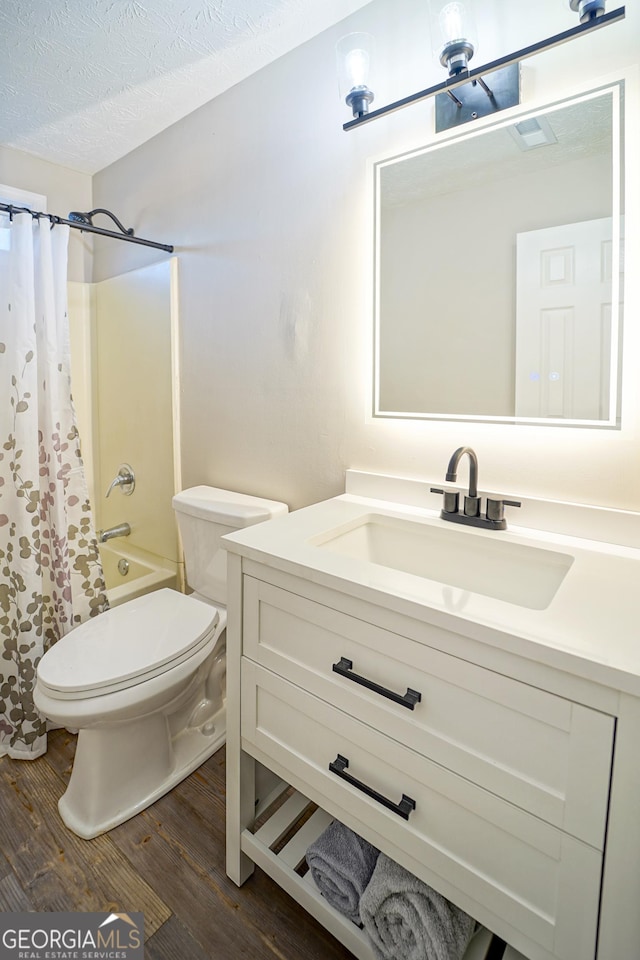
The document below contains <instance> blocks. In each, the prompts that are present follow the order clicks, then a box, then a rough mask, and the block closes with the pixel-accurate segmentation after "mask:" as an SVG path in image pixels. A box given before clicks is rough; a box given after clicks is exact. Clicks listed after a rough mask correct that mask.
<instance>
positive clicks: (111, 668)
mask: <svg viewBox="0 0 640 960" xmlns="http://www.w3.org/2000/svg"><path fill="white" fill-rule="evenodd" d="M219 618H220V614H219V611H218V610H217V609H216V608H215V607H212V606H210V605H209V604H206V603H203V602H202V601H201V600H195V599H194V598H193V597H188V596H185V595H184V594H183V593H178V592H177V591H176V590H170V589H168V588H166V589H163V590H157V591H155V592H154V593H148V594H145V595H144V596H142V597H137V598H136V599H135V600H129V601H128V602H127V603H123V604H122V605H121V606H118V607H113V608H112V609H111V610H107V611H106V612H105V613H102V614H100V616H98V617H95V619H92V620H87V621H86V622H85V623H83V624H80V626H78V627H75V628H74V629H73V630H71V631H70V632H69V633H68V634H67V635H66V636H64V637H62V638H61V639H60V640H59V641H58V642H57V643H56V644H55V645H54V646H53V647H51V648H50V649H49V650H48V651H47V653H45V655H44V656H43V658H42V659H41V661H40V663H39V664H38V682H39V684H41V686H42V687H44V688H45V689H46V691H47V692H48V693H49V694H50V695H51V696H52V697H58V698H62V699H65V698H67V699H68V698H74V697H80V696H81V695H84V696H90V695H92V694H93V695H95V696H99V695H100V694H101V693H111V692H113V691H115V690H120V689H123V688H125V687H130V686H133V684H134V683H136V682H140V683H141V682H142V681H143V680H147V679H149V678H150V677H154V676H158V675H159V674H161V673H165V672H166V671H167V670H169V669H171V668H172V667H174V666H176V665H177V664H178V663H181V662H182V661H183V660H186V659H188V658H189V657H191V656H193V655H194V654H195V653H196V652H197V651H198V650H199V649H201V648H202V647H203V646H204V645H205V644H206V643H207V642H208V641H209V639H210V637H211V634H212V633H213V630H214V627H215V625H216V623H217V622H218V620H219Z"/></svg>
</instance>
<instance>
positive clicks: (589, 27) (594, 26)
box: [342, 7, 625, 130]
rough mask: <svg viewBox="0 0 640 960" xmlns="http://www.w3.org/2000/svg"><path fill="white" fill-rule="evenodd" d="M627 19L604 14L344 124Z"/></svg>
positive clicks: (392, 109) (621, 14) (620, 9)
mask: <svg viewBox="0 0 640 960" xmlns="http://www.w3.org/2000/svg"><path fill="white" fill-rule="evenodd" d="M624 16H625V8H624V7H618V9H617V10H612V11H611V12H610V13H603V15H602V16H601V17H596V18H595V19H594V20H589V21H587V22H586V23H579V24H578V26H577V27H572V28H571V29H570V30H564V31H563V32H562V33H556V34H555V36H553V37H549V38H548V39H547V40H539V41H538V43H532V44H531V45H530V46H528V47H523V48H522V49H521V50H516V51H515V53H510V54H508V55H507V56H506V57H500V58H499V59H498V60H492V61H491V63H485V64H484V66H482V67H476V68H475V69H474V70H466V71H464V72H463V73H460V74H457V75H456V76H454V77H447V79H446V80H443V81H442V82H441V83H437V84H435V86H433V87H427V89H426V90H420V91H419V92H418V93H413V94H411V96H409V97H403V99H402V100H396V101H395V102H394V103H390V104H388V105H387V106H386V107H380V108H379V109H378V110H372V111H371V113H365V114H363V115H362V116H361V117H356V118H355V119H354V120H349V121H348V123H345V124H343V125H342V129H343V130H353V129H354V128H355V127H361V126H362V124H363V123H369V122H370V121H371V120H377V119H378V117H384V116H386V115H387V114H388V113H395V111H396V110H402V108H403V107H408V106H409V105H410V104H412V103H418V102H419V101H420V100H428V99H429V97H433V96H435V95H436V94H437V93H449V92H450V91H452V90H455V89H456V87H462V86H464V84H466V83H470V82H471V81H473V80H475V81H479V80H481V79H482V78H483V77H484V76H486V75H487V74H488V73H494V72H495V71H496V70H501V69H502V68H503V67H508V66H510V65H511V64H512V63H519V62H520V61H521V60H526V59H528V58H529V57H533V56H534V55H535V54H536V53H541V52H542V51H543V50H551V49H552V47H559V46H560V45H561V44H563V43H566V42H567V41H568V40H573V39H574V37H580V36H582V35H583V34H585V33H591V32H592V31H593V30H598V29H599V28H600V27H605V26H607V25H608V24H610V23H616V22H617V21H618V20H624Z"/></svg>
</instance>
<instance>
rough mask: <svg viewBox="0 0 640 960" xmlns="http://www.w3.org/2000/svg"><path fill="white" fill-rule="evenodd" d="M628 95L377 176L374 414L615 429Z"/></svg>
mask: <svg viewBox="0 0 640 960" xmlns="http://www.w3.org/2000/svg"><path fill="white" fill-rule="evenodd" d="M622 106H623V84H622V82H621V83H619V84H617V83H616V84H615V85H613V86H611V87H608V88H607V89H605V90H599V91H594V92H592V93H589V94H585V95H584V96H582V97H579V98H576V99H573V100H570V101H565V102H563V103H561V104H556V105H554V106H551V107H549V108H547V109H545V110H544V111H542V112H540V113H537V114H535V115H533V114H527V115H526V116H521V117H520V118H519V119H517V120H515V121H514V120H513V119H512V120H511V121H509V122H508V123H501V124H499V125H496V126H491V127H490V128H485V129H484V130H482V131H478V132H473V133H471V134H470V135H463V136H457V137H455V138H453V139H451V140H449V141H447V142H445V143H437V144H434V145H430V146H429V147H427V148H425V149H422V150H416V151H413V152H411V153H408V154H403V155H401V156H396V157H393V158H390V159H387V160H383V161H381V162H379V163H376V164H375V165H374V183H375V202H376V219H375V223H376V238H375V240H376V260H375V263H376V269H375V274H376V275H375V371H374V415H375V416H382V417H401V418H408V417H411V418H424V419H447V420H448V419H462V420H489V421H492V420H496V421H517V422H534V423H541V422H542V423H545V424H566V425H572V424H576V423H577V424H580V425H585V426H587V425H588V426H615V425H616V424H617V423H619V418H620V409H619V396H620V362H619V358H620V356H621V341H622V320H621V317H622V269H623V266H622V265H623V257H622V243H623V238H622V226H623V222H624V217H623V211H622V196H623V191H622V173H621V157H622V122H621V121H622Z"/></svg>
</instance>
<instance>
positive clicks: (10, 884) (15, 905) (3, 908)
mask: <svg viewBox="0 0 640 960" xmlns="http://www.w3.org/2000/svg"><path fill="white" fill-rule="evenodd" d="M26 910H33V906H32V904H31V901H30V900H29V898H28V896H27V895H26V893H25V892H24V890H23V889H22V887H21V886H20V884H19V883H18V880H17V878H16V875H15V873H9V874H8V875H7V876H6V877H3V878H2V880H0V913H15V912H18V913H19V912H22V911H26Z"/></svg>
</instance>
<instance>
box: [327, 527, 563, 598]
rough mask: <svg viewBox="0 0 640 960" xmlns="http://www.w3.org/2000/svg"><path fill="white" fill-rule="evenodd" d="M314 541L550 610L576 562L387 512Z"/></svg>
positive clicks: (336, 550)
mask: <svg viewBox="0 0 640 960" xmlns="http://www.w3.org/2000/svg"><path fill="white" fill-rule="evenodd" d="M494 537H495V539H493V538H494ZM313 543H314V544H315V545H316V546H318V547H320V548H321V549H324V550H330V551H331V552H333V553H336V554H339V555H340V556H343V557H352V558H353V559H354V560H360V561H366V562H368V563H374V564H377V565H378V566H382V567H390V568H391V569H393V570H401V571H403V572H404V573H411V574H413V575H414V576H417V577H424V578H426V579H428V580H435V581H436V582H437V583H442V584H446V585H448V586H450V587H457V588H459V589H461V590H467V591H469V592H471V593H479V594H483V595H484V596H486V597H493V598H495V599H496V600H506V601H507V602H508V603H514V604H517V605H518V606H521V607H529V608H530V609H532V610H544V609H546V607H548V606H549V604H550V603H551V601H552V599H553V597H554V596H555V594H556V592H557V590H558V588H559V586H560V584H561V583H562V581H563V580H564V578H565V576H566V575H567V571H568V570H569V568H570V566H571V564H572V563H573V557H572V556H571V555H570V554H566V553H560V552H558V551H555V550H547V549H545V548H543V547H537V546H536V547H533V546H528V545H526V544H521V543H513V542H512V541H509V540H505V539H503V538H502V537H501V534H500V533H498V532H492V533H490V534H487V535H483V534H480V535H478V534H477V533H474V532H471V531H466V530H464V529H462V530H461V529H459V528H456V527H454V526H453V525H451V529H444V528H443V527H441V526H436V525H432V524H429V523H419V522H413V521H411V520H403V519H400V518H396V517H387V516H385V515H384V514H380V515H376V514H373V515H368V516H366V517H362V518H360V519H359V520H358V521H356V522H354V523H353V524H351V525H349V526H347V527H341V528H339V529H336V530H334V531H330V532H328V533H327V534H324V535H322V536H321V537H318V538H316V539H314V541H313Z"/></svg>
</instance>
